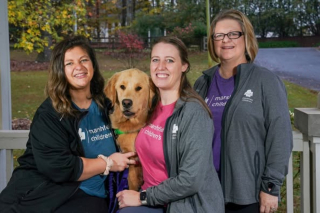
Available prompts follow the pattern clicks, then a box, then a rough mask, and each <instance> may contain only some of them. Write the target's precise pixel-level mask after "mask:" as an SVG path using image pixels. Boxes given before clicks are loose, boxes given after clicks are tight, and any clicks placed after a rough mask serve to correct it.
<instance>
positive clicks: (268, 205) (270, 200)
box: [260, 191, 278, 213]
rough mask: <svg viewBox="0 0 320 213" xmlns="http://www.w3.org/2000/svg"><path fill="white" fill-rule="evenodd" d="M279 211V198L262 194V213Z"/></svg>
mask: <svg viewBox="0 0 320 213" xmlns="http://www.w3.org/2000/svg"><path fill="white" fill-rule="evenodd" d="M277 209H278V197H276V196H273V195H269V194H267V193H265V192H263V191H261V192H260V212H261V213H272V212H276V211H277Z"/></svg>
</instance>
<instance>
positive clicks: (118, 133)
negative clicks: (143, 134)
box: [114, 129, 140, 135]
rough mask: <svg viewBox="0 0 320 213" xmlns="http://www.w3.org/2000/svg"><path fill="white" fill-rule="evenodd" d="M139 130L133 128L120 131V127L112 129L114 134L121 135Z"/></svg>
mask: <svg viewBox="0 0 320 213" xmlns="http://www.w3.org/2000/svg"><path fill="white" fill-rule="evenodd" d="M139 131H140V129H137V130H133V131H127V132H124V131H121V130H120V129H114V134H116V135H123V134H128V133H134V132H139Z"/></svg>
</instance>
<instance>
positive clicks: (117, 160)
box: [109, 152, 136, 172]
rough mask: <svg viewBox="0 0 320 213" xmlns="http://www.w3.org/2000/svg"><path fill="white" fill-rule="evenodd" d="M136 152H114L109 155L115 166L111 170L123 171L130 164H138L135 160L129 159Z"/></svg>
mask: <svg viewBox="0 0 320 213" xmlns="http://www.w3.org/2000/svg"><path fill="white" fill-rule="evenodd" d="M135 155H136V153H135V152H127V153H124V154H123V153H119V152H116V153H113V154H112V155H110V156H109V158H111V159H112V161H113V166H112V167H111V169H110V171H112V172H121V171H123V170H124V169H125V168H128V167H129V165H130V164H136V161H135V160H132V159H129V158H130V157H133V156H135Z"/></svg>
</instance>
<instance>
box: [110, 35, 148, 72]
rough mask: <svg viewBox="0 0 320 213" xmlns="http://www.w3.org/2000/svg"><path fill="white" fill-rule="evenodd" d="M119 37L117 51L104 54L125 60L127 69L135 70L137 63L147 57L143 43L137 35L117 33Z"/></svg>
mask: <svg viewBox="0 0 320 213" xmlns="http://www.w3.org/2000/svg"><path fill="white" fill-rule="evenodd" d="M117 37H118V40H119V44H118V48H117V49H116V51H113V52H105V53H104V54H105V55H110V56H112V57H114V58H116V59H118V60H123V61H124V62H125V67H126V68H134V67H135V66H136V64H137V61H138V60H140V59H142V58H144V57H145V56H146V53H145V52H144V51H143V50H144V46H143V41H142V40H141V39H140V38H139V36H138V35H136V34H132V33H124V32H121V31H118V32H117Z"/></svg>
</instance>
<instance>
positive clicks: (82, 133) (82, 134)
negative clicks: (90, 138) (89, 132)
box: [78, 128, 86, 141]
mask: <svg viewBox="0 0 320 213" xmlns="http://www.w3.org/2000/svg"><path fill="white" fill-rule="evenodd" d="M78 134H79V137H80V139H81V140H82V141H83V140H85V139H86V134H85V132H82V129H81V128H79V131H78Z"/></svg>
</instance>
